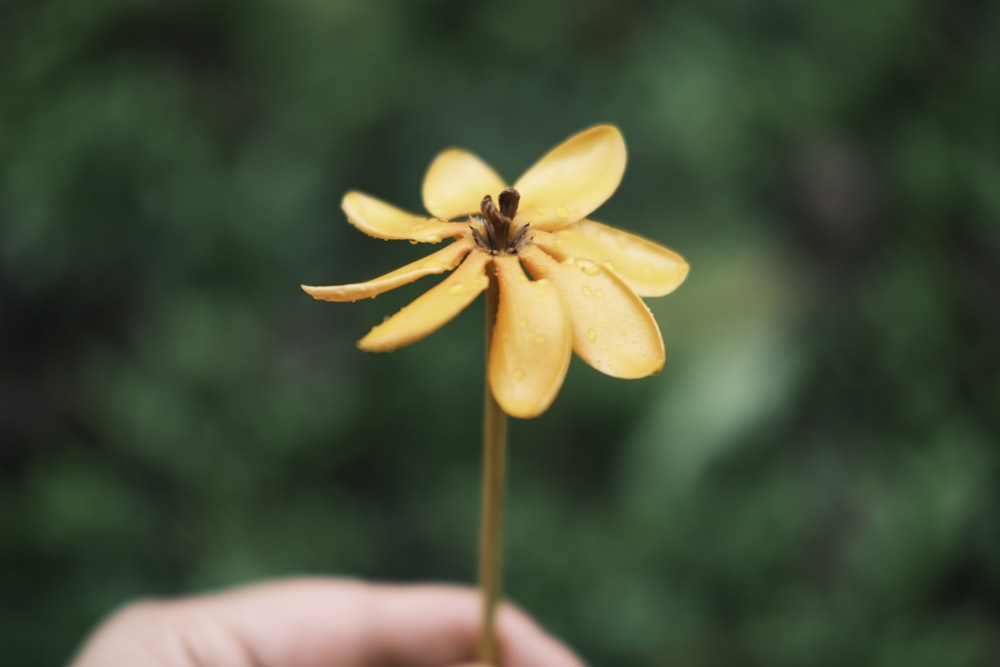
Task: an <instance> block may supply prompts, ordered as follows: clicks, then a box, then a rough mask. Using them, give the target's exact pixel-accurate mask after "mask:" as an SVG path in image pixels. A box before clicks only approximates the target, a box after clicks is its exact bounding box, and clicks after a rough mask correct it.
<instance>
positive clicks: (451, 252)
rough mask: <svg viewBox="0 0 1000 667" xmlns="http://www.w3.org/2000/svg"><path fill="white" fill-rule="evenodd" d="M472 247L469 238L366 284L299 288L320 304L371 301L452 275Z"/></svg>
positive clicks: (304, 286)
mask: <svg viewBox="0 0 1000 667" xmlns="http://www.w3.org/2000/svg"><path fill="white" fill-rule="evenodd" d="M472 246H473V241H472V239H471V238H469V237H465V238H461V239H459V240H457V241H455V242H454V243H452V244H450V245H449V246H448V247H446V248H442V249H441V250H438V251H437V252H435V253H431V254H430V255H428V256H427V257H424V258H423V259H418V260H417V261H415V262H412V263H410V264H407V265H406V266H403V267H400V268H398V269H396V270H395V271H392V272H390V273H387V274H385V275H384V276H379V277H378V278H375V279H373V280H369V281H368V282H364V283H354V284H351V285H329V286H325V287H314V286H312V285H302V289H304V290H305V291H306V294H308V295H309V296H311V297H312V298H314V299H319V300H321V301H357V300H358V299H366V298H369V297H370V298H374V297H376V296H378V295H379V294H381V293H382V292H388V291H389V290H391V289H396V288H397V287H399V286H401V285H406V284H408V283H412V282H413V281H414V280H416V279H417V278H423V277H424V276H429V275H431V274H434V273H444V272H445V271H451V270H452V269H454V268H455V267H456V266H458V263H459V262H460V261H462V258H463V257H465V255H466V253H468V252H469V250H471V249H472Z"/></svg>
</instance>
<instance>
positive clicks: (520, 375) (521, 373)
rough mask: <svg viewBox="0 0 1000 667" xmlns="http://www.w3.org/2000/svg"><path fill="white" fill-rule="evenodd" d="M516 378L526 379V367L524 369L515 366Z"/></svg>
mask: <svg viewBox="0 0 1000 667" xmlns="http://www.w3.org/2000/svg"><path fill="white" fill-rule="evenodd" d="M514 379H515V380H523V379H524V369H522V368H515V369H514Z"/></svg>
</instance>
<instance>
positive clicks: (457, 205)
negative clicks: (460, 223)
mask: <svg viewBox="0 0 1000 667" xmlns="http://www.w3.org/2000/svg"><path fill="white" fill-rule="evenodd" d="M505 187H507V184H506V183H504V180H503V179H502V178H500V176H498V175H497V173H496V172H495V171H493V168H492V167H490V166H489V165H488V164H486V163H485V162H483V161H482V160H480V159H479V158H478V157H476V156H475V155H473V154H472V153H469V152H468V151H463V150H461V149H459V148H449V149H448V150H446V151H443V152H441V153H439V154H438V156H437V157H436V158H434V161H433V162H431V166H430V167H428V168H427V175H426V176H424V187H423V195H424V207H425V208H426V209H427V210H428V211H429V212H430V214H431V215H433V216H434V217H436V218H441V219H442V220H451V219H452V218H457V217H459V216H462V215H470V214H473V213H478V212H479V203H480V202H481V201H482V200H483V196H484V195H492V196H493V197H496V196H497V195H499V194H500V191H501V190H503V189H504V188H505Z"/></svg>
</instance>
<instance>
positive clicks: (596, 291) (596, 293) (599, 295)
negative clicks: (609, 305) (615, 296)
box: [594, 290, 604, 299]
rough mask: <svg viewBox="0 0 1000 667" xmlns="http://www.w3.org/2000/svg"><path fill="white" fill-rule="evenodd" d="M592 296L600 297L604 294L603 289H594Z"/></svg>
mask: <svg viewBox="0 0 1000 667" xmlns="http://www.w3.org/2000/svg"><path fill="white" fill-rule="evenodd" d="M594 296H596V297H597V298H598V299H600V298H601V297H603V296H604V290H594Z"/></svg>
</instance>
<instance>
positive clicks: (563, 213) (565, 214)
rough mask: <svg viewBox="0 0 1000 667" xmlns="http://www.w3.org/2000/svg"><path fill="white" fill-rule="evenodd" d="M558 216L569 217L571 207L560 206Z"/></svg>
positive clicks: (557, 211)
mask: <svg viewBox="0 0 1000 667" xmlns="http://www.w3.org/2000/svg"><path fill="white" fill-rule="evenodd" d="M556 217H559V218H566V217H569V209H567V208H566V207H565V206H560V207H559V208H557V209H556Z"/></svg>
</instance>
